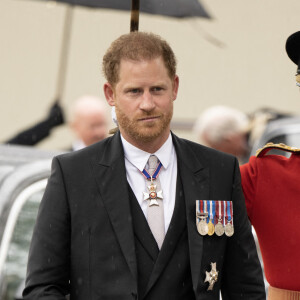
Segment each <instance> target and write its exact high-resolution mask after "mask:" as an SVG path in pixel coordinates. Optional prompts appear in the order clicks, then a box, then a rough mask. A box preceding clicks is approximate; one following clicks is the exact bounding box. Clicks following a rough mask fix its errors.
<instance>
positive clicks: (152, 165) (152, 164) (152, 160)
mask: <svg viewBox="0 0 300 300" xmlns="http://www.w3.org/2000/svg"><path fill="white" fill-rule="evenodd" d="M148 164H149V170H152V169H156V167H157V165H158V158H157V157H156V156H155V155H150V157H149V159H148Z"/></svg>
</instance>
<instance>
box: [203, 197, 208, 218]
mask: <svg viewBox="0 0 300 300" xmlns="http://www.w3.org/2000/svg"><path fill="white" fill-rule="evenodd" d="M203 202H204V213H205V214H206V215H207V216H208V209H209V208H208V207H207V204H209V202H208V201H206V200H204V201H203ZM208 221H209V218H208V217H207V218H206V223H208Z"/></svg>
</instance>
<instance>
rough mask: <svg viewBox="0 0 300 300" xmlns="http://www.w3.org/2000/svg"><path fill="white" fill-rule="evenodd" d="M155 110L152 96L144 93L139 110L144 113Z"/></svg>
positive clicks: (147, 92) (149, 93)
mask: <svg viewBox="0 0 300 300" xmlns="http://www.w3.org/2000/svg"><path fill="white" fill-rule="evenodd" d="M154 108H155V103H154V99H153V95H152V94H151V92H150V91H145V92H144V93H143V95H142V99H141V103H140V109H142V110H145V111H151V110H153V109H154Z"/></svg>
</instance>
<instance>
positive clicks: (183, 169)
mask: <svg viewBox="0 0 300 300" xmlns="http://www.w3.org/2000/svg"><path fill="white" fill-rule="evenodd" d="M173 142H174V145H175V149H176V153H177V160H178V167H179V170H180V176H181V178H182V185H183V190H184V196H185V205H186V218H187V229H188V241H189V252H190V264H191V274H192V280H193V289H194V292H195V294H196V295H197V290H198V286H199V283H200V282H199V281H200V270H201V257H202V249H203V237H202V236H201V235H200V234H199V233H198V231H197V228H196V200H204V199H209V169H208V167H207V166H206V163H205V157H196V155H195V153H194V152H193V151H192V150H191V147H190V146H189V145H187V142H186V141H184V140H181V139H179V138H177V137H176V136H174V135H173ZM203 155H204V154H203Z"/></svg>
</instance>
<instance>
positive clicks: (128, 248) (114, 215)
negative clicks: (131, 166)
mask: <svg viewBox="0 0 300 300" xmlns="http://www.w3.org/2000/svg"><path fill="white" fill-rule="evenodd" d="M99 156H100V158H98V161H93V160H92V167H93V170H94V175H95V179H96V182H97V184H98V189H99V192H100V195H101V199H102V201H103V203H104V206H105V208H106V211H107V213H108V215H109V218H110V221H111V224H112V226H113V228H114V232H115V234H116V236H117V238H118V241H119V243H120V247H121V249H122V252H123V254H124V257H125V259H126V261H127V264H128V266H129V269H130V271H131V273H132V275H133V278H134V280H135V282H137V263H136V256H135V247H134V235H133V228H132V218H131V212H130V204H129V196H128V183H127V179H126V169H125V162H124V152H123V147H122V143H121V139H120V134H119V133H116V134H115V135H114V136H113V137H112V138H111V139H110V141H109V142H108V143H107V145H106V148H105V149H104V150H103V151H101V153H99Z"/></svg>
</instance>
